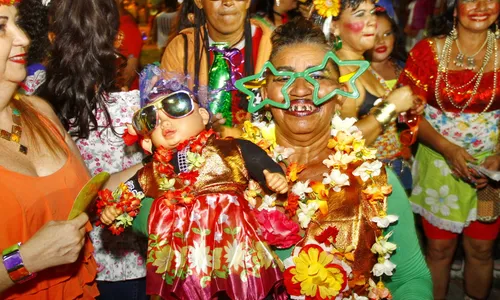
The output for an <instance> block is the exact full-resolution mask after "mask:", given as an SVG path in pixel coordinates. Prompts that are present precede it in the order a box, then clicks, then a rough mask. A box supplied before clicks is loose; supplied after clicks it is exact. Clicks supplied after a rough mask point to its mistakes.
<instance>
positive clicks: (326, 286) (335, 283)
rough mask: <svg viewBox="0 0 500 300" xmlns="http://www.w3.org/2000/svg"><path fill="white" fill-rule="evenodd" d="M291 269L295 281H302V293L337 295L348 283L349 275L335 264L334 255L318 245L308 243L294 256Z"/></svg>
mask: <svg viewBox="0 0 500 300" xmlns="http://www.w3.org/2000/svg"><path fill="white" fill-rule="evenodd" d="M293 261H294V263H295V267H294V268H292V269H291V270H290V273H291V274H292V275H293V281H295V282H300V292H301V294H302V295H305V296H310V297H317V296H318V294H319V296H320V297H321V298H322V299H327V298H329V299H330V298H334V297H336V296H337V295H338V294H339V293H340V292H341V291H342V290H343V289H344V288H345V286H346V284H347V275H346V273H345V271H344V270H343V269H342V267H341V266H339V265H337V264H333V263H332V261H333V255H332V254H329V253H327V252H325V251H323V249H322V248H321V247H319V246H318V245H308V246H306V247H304V248H302V250H301V251H300V252H299V255H298V256H296V257H294V258H293Z"/></svg>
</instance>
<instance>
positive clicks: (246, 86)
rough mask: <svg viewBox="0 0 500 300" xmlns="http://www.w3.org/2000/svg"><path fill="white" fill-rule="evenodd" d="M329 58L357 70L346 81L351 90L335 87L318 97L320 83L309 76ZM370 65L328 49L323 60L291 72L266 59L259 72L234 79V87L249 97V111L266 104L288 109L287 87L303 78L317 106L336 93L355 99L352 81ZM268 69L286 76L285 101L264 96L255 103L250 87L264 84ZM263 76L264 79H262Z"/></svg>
mask: <svg viewBox="0 0 500 300" xmlns="http://www.w3.org/2000/svg"><path fill="white" fill-rule="evenodd" d="M330 60H333V62H334V63H335V64H337V65H338V66H339V67H342V66H358V67H359V68H358V70H357V71H356V72H355V73H354V75H352V76H351V77H350V78H349V80H348V81H347V83H348V84H349V86H350V88H351V92H347V91H344V90H343V89H341V88H340V87H339V88H336V89H334V90H333V91H331V92H330V93H328V94H327V95H325V96H324V97H321V98H319V96H318V95H319V89H320V85H319V82H318V81H317V80H316V79H314V78H312V77H311V74H313V73H315V72H317V71H321V70H324V69H325V67H326V65H327V64H328V62H329V61H330ZM369 66H370V63H369V62H367V61H365V60H346V61H343V60H341V59H340V58H338V56H337V55H335V53H333V52H332V51H329V52H328V53H327V54H326V55H325V57H324V58H323V61H322V63H321V64H320V65H318V66H315V67H311V68H308V69H306V70H305V71H303V72H291V71H278V70H277V69H276V68H275V67H274V65H273V64H272V63H271V62H270V61H267V62H266V63H265V64H264V66H263V67H262V69H261V70H260V72H259V73H257V74H255V75H252V76H248V77H245V78H242V79H240V80H237V81H236V84H235V86H236V88H237V89H238V90H240V91H241V92H242V93H244V94H246V95H247V96H248V98H249V100H248V111H249V112H250V113H255V112H257V111H258V110H259V109H261V108H263V107H264V106H266V105H270V106H274V107H277V108H281V109H288V108H289V107H290V95H288V92H287V90H288V88H289V87H290V86H291V85H292V84H293V83H294V82H295V80H297V79H298V78H304V79H305V80H306V81H307V82H309V83H310V84H311V85H312V86H313V87H314V91H313V103H314V105H316V106H319V105H321V104H323V103H325V102H326V101H328V100H330V99H331V98H333V97H334V96H336V95H342V96H345V97H348V98H352V99H357V98H358V97H359V91H358V88H357V87H356V85H355V84H354V82H355V81H356V80H357V79H358V78H359V76H361V75H362V74H363V73H364V72H365V71H366V70H368V67H369ZM267 70H269V71H271V73H272V74H273V75H274V76H278V77H288V78H289V79H288V81H287V83H286V84H285V85H284V86H283V87H282V88H281V93H282V94H283V97H284V98H285V102H283V103H281V102H276V101H274V100H272V99H269V98H266V99H263V100H262V101H261V102H259V103H255V93H254V92H252V90H251V89H256V88H259V89H260V88H261V87H262V86H263V85H264V84H265V78H264V75H265V74H266V71H267ZM262 78H264V79H262Z"/></svg>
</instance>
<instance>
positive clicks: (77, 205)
mask: <svg viewBox="0 0 500 300" xmlns="http://www.w3.org/2000/svg"><path fill="white" fill-rule="evenodd" d="M109 176H110V175H109V173H107V172H101V173H99V174H97V175H95V176H94V177H92V179H90V181H89V182H87V183H86V184H85V186H84V187H83V188H82V189H81V190H80V192H79V193H78V196H77V197H76V199H75V202H74V203H73V207H72V208H71V211H70V212H69V216H68V220H72V219H74V218H76V217H77V216H78V215H79V214H81V213H82V212H84V211H86V210H87V208H88V207H89V205H90V204H91V203H92V202H93V200H94V199H95V198H96V197H97V192H98V191H99V190H100V189H101V188H102V186H103V185H104V183H106V181H108V179H109Z"/></svg>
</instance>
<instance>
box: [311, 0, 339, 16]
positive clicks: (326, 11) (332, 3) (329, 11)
mask: <svg viewBox="0 0 500 300" xmlns="http://www.w3.org/2000/svg"><path fill="white" fill-rule="evenodd" d="M340 6H341V4H340V0H314V8H315V9H316V10H317V11H318V15H320V16H322V17H325V18H327V17H336V16H338V15H339V13H340Z"/></svg>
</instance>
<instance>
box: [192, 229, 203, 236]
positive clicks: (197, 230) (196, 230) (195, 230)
mask: <svg viewBox="0 0 500 300" xmlns="http://www.w3.org/2000/svg"><path fill="white" fill-rule="evenodd" d="M192 230H193V232H194V233H196V234H199V235H201V232H200V229H199V228H193V229H192Z"/></svg>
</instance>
